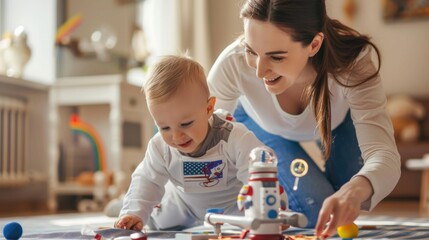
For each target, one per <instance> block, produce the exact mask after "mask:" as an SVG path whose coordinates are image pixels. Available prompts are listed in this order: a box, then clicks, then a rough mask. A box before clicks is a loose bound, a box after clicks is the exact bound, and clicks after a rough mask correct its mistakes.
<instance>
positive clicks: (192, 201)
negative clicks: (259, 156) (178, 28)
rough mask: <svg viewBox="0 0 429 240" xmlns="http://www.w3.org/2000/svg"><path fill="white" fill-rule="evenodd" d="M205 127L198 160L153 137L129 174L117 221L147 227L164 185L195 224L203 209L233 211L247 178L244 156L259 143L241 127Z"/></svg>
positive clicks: (214, 120) (217, 124)
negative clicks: (132, 220)
mask: <svg viewBox="0 0 429 240" xmlns="http://www.w3.org/2000/svg"><path fill="white" fill-rule="evenodd" d="M210 126H211V128H210V130H209V133H208V136H207V137H206V139H205V141H204V143H203V144H202V147H201V149H200V150H199V151H198V153H196V154H197V155H198V156H192V157H190V156H187V155H185V154H183V153H181V152H179V151H178V150H177V149H175V148H172V147H170V146H169V145H167V144H166V143H165V142H164V140H163V139H162V137H161V135H160V134H159V133H157V134H156V135H155V136H154V137H153V138H152V139H151V140H150V142H149V144H148V147H147V151H146V155H145V157H144V159H143V161H142V162H141V163H140V164H139V165H138V166H137V168H136V170H135V171H134V173H133V175H132V180H131V184H130V187H129V189H128V192H127V194H126V195H125V197H124V203H123V207H122V210H121V212H120V214H119V216H122V215H124V214H132V215H136V216H138V217H140V218H141V219H142V220H143V222H144V223H145V224H146V223H147V221H148V219H149V216H150V215H151V213H152V211H153V208H154V206H155V205H157V204H159V203H160V202H161V199H162V198H163V196H164V192H165V188H164V186H165V184H166V183H167V181H170V182H171V183H172V184H173V186H174V187H173V188H169V190H171V191H174V193H166V194H170V195H171V194H174V198H175V204H176V205H177V208H181V209H183V211H180V212H188V213H190V215H191V216H193V217H195V218H196V219H195V220H196V221H203V220H204V215H205V213H206V209H207V208H223V209H225V213H228V212H229V213H231V212H238V208H237V204H236V200H237V195H238V193H239V191H240V189H241V187H242V186H243V184H245V183H247V180H248V176H249V173H248V166H249V164H248V163H249V153H250V151H251V150H252V149H253V148H255V147H260V146H262V145H263V144H262V143H261V142H260V141H259V140H258V139H257V138H256V136H255V135H254V134H253V133H252V132H251V131H249V130H248V129H247V128H246V127H245V126H244V125H243V124H241V123H237V122H229V121H224V120H222V119H221V118H219V117H218V116H217V115H213V118H212V119H211V121H210ZM194 155H195V154H194ZM170 207H171V206H170ZM161 208H162V206H161ZM174 217H178V216H171V218H174Z"/></svg>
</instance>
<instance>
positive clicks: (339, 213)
mask: <svg viewBox="0 0 429 240" xmlns="http://www.w3.org/2000/svg"><path fill="white" fill-rule="evenodd" d="M372 194H373V189H372V185H371V183H370V182H369V180H368V179H367V178H365V177H363V176H357V177H354V178H352V179H351V180H350V182H348V183H346V184H344V185H343V186H342V187H341V188H340V189H339V190H338V191H337V192H336V193H334V194H333V195H332V196H330V197H328V198H327V199H325V201H324V202H323V205H322V208H321V209H320V212H319V219H318V221H317V224H316V236H320V237H324V238H327V237H329V236H331V235H332V234H334V233H335V231H336V229H337V227H339V226H342V225H346V224H349V223H353V221H354V220H356V218H357V217H358V216H359V212H360V206H361V204H362V202H364V201H365V200H367V199H369V198H370V197H371V196H372Z"/></svg>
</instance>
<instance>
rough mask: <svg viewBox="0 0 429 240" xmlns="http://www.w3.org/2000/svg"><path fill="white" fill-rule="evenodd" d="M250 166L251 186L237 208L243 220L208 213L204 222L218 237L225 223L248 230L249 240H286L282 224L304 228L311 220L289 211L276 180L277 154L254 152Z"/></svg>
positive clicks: (263, 150)
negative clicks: (242, 211) (242, 214)
mask: <svg viewBox="0 0 429 240" xmlns="http://www.w3.org/2000/svg"><path fill="white" fill-rule="evenodd" d="M249 165H250V166H249V173H250V177H249V181H248V185H245V186H243V188H242V189H241V191H240V193H239V195H238V197H237V204H238V207H239V208H240V209H244V216H231V215H224V214H216V213H210V212H209V213H207V214H206V215H205V222H206V223H208V224H210V225H212V226H214V228H215V232H216V233H220V232H221V226H222V225H223V224H224V223H229V224H232V225H235V226H239V227H241V228H244V229H247V230H248V232H249V239H253V240H258V239H264V240H274V239H275V240H280V239H285V237H284V236H283V234H282V225H283V224H289V225H291V226H295V227H305V226H306V225H307V223H308V220H307V218H306V217H305V216H304V215H303V214H301V213H297V212H292V211H288V210H287V205H288V199H287V195H286V193H285V192H284V190H283V188H282V186H280V184H279V182H278V179H277V157H276V155H275V154H274V151H273V150H272V149H270V148H268V147H258V148H255V149H253V150H252V152H251V153H250V164H249ZM302 172H303V171H302ZM242 235H243V234H242ZM219 236H220V235H219ZM241 238H247V236H246V235H244V236H241Z"/></svg>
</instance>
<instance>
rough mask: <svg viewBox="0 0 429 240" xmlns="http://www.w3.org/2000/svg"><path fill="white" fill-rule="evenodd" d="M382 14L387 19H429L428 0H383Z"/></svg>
mask: <svg viewBox="0 0 429 240" xmlns="http://www.w3.org/2000/svg"><path fill="white" fill-rule="evenodd" d="M383 4H384V6H383V15H384V19H385V20H387V21H390V20H392V21H395V20H411V19H418V18H428V19H429V0H384V1H383Z"/></svg>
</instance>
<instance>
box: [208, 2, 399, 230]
mask: <svg viewBox="0 0 429 240" xmlns="http://www.w3.org/2000/svg"><path fill="white" fill-rule="evenodd" d="M241 18H242V19H243V23H244V36H243V37H242V39H240V40H237V41H235V42H234V43H232V44H231V45H230V46H228V47H227V48H226V49H225V50H224V51H223V52H222V53H221V55H220V56H219V58H218V59H217V60H216V62H215V64H214V65H213V67H212V69H211V71H210V73H209V76H208V81H209V87H210V91H211V93H212V94H213V95H214V96H216V97H217V99H218V101H217V105H216V106H217V107H218V108H224V109H226V110H229V111H231V112H234V116H235V118H236V120H237V121H240V122H243V123H244V124H245V125H246V126H247V127H248V128H249V129H250V130H252V131H253V132H254V133H255V134H256V136H257V137H258V138H259V139H260V140H261V141H262V142H264V143H265V144H266V145H268V146H270V147H271V148H273V149H274V151H275V152H276V154H277V156H278V158H279V163H278V164H279V179H280V182H281V184H282V185H283V187H284V188H285V189H286V191H287V193H288V196H289V205H290V206H289V207H290V208H291V209H292V210H295V211H299V212H303V213H304V214H305V215H306V216H307V217H308V218H309V225H308V227H315V228H316V235H317V236H323V237H327V236H330V235H332V234H333V233H334V232H335V229H336V227H338V226H340V225H345V224H348V223H351V222H353V221H354V220H355V219H356V218H357V217H358V215H359V211H360V210H361V209H362V210H371V209H373V208H374V207H375V206H376V205H377V204H378V203H379V202H380V201H381V200H382V199H383V198H384V197H386V196H387V195H388V194H389V193H390V192H391V191H392V190H393V188H394V187H395V185H396V183H397V181H398V180H399V177H400V159H399V154H398V151H397V149H396V145H395V141H394V138H393V128H392V125H391V122H390V118H389V117H388V114H387V113H386V110H385V104H386V97H385V93H384V90H383V87H382V83H381V79H380V76H379V70H380V54H379V51H378V48H377V47H376V46H375V45H374V44H373V43H372V42H371V41H370V39H369V37H367V36H365V35H361V34H359V33H358V32H357V31H355V30H353V29H351V28H349V27H347V26H345V25H343V24H341V23H340V22H339V21H337V20H333V19H330V18H329V17H328V16H327V14H326V7H325V1H323V0H248V1H246V3H245V5H244V6H243V8H242V10H241ZM373 53H375V55H376V56H377V58H378V61H377V63H378V64H377V65H376V64H374V62H373V61H372V59H371V56H372V54H373ZM309 140H317V141H318V142H319V143H320V147H321V150H322V153H323V158H324V160H325V171H322V170H320V168H318V167H317V165H316V164H315V162H314V161H313V160H312V159H311V158H310V157H309V155H308V154H307V153H306V152H305V151H304V150H303V148H302V147H301V146H300V144H299V143H300V142H301V141H309ZM295 158H303V159H305V160H307V162H308V164H309V171H308V174H307V175H306V176H304V177H302V178H301V179H300V180H299V185H298V189H297V190H296V191H294V190H293V189H292V188H293V185H294V181H295V177H294V176H292V174H291V173H290V170H289V169H290V163H291V161H292V160H294V159H295Z"/></svg>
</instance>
